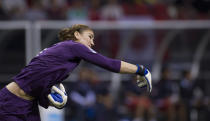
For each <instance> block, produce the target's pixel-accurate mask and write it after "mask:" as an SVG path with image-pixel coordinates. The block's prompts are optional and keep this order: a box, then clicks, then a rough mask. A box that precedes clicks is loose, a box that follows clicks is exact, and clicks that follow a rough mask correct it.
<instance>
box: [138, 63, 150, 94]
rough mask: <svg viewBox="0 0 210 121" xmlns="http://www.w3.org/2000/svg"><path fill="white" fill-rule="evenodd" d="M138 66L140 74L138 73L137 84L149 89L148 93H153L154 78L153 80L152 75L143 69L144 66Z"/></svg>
mask: <svg viewBox="0 0 210 121" xmlns="http://www.w3.org/2000/svg"><path fill="white" fill-rule="evenodd" d="M137 66H138V68H139V69H138V70H139V71H138V72H139V73H138V72H137V84H138V86H139V87H145V86H146V87H147V91H148V92H151V91H152V78H151V73H150V71H149V70H148V69H147V68H145V67H143V66H139V65H137Z"/></svg>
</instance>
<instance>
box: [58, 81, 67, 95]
mask: <svg viewBox="0 0 210 121" xmlns="http://www.w3.org/2000/svg"><path fill="white" fill-rule="evenodd" d="M59 86H60V89H61V90H62V91H63V92H65V93H66V91H65V88H64V86H63V84H62V83H60V85H59Z"/></svg>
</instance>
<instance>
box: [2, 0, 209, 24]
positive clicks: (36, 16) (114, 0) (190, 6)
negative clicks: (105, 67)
mask: <svg viewBox="0 0 210 121" xmlns="http://www.w3.org/2000/svg"><path fill="white" fill-rule="evenodd" d="M209 9H210V1H208V0H0V20H30V21H35V20H95V21H97V20H130V19H132V20H133V19H134V20H139V19H145V18H146V19H147V18H149V19H154V20H188V19H193V20H197V19H204V20H205V19H209V18H210V15H209V14H210V13H209Z"/></svg>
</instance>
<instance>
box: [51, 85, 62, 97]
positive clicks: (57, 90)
mask: <svg viewBox="0 0 210 121" xmlns="http://www.w3.org/2000/svg"><path fill="white" fill-rule="evenodd" d="M52 91H54V92H56V93H58V94H60V95H61V96H62V95H64V92H63V91H62V90H60V89H59V88H58V87H56V86H52ZM62 97H63V96H62Z"/></svg>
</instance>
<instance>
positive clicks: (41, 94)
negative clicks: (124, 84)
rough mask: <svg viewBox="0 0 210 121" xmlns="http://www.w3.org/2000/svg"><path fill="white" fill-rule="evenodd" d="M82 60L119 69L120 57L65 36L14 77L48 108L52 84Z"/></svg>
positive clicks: (63, 77) (65, 75)
mask: <svg viewBox="0 0 210 121" xmlns="http://www.w3.org/2000/svg"><path fill="white" fill-rule="evenodd" d="M81 60H85V61H88V62H90V63H93V64H95V65H98V66H100V67H102V68H105V69H107V70H110V71H112V72H119V71H120V65H121V61H120V60H116V59H110V58H107V57H105V56H102V55H100V54H99V53H97V52H95V51H94V50H92V49H90V48H87V47H86V46H84V45H83V44H80V43H78V42H74V41H72V40H68V41H64V42H60V43H57V44H55V45H54V46H52V47H50V48H46V49H44V50H43V51H41V52H40V54H39V55H37V56H36V57H34V58H33V59H32V60H31V62H30V63H29V65H27V66H26V67H25V68H24V69H22V71H21V72H20V73H19V74H18V75H16V76H15V77H14V78H13V79H14V81H15V82H16V83H17V84H18V85H19V86H20V87H21V89H23V90H24V91H25V92H26V93H27V94H29V95H31V96H33V97H36V99H37V100H38V101H39V104H40V105H41V106H43V107H45V108H47V107H48V99H47V95H48V94H49V93H50V89H51V87H52V86H53V85H55V84H58V83H60V82H62V81H63V80H64V79H66V78H67V77H68V75H69V73H70V72H72V71H73V70H74V69H75V68H76V67H77V66H78V64H79V63H80V61H81Z"/></svg>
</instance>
